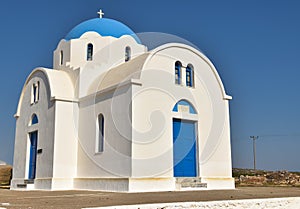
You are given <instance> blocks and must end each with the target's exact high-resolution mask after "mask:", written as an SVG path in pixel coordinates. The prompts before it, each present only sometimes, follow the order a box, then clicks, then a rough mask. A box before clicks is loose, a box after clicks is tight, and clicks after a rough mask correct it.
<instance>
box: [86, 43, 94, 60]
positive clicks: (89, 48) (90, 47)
mask: <svg viewBox="0 0 300 209" xmlns="http://www.w3.org/2000/svg"><path fill="white" fill-rule="evenodd" d="M93 50H94V46H93V44H91V43H89V44H88V45H87V57H86V60H87V61H92V60H93V53H94V52H93Z"/></svg>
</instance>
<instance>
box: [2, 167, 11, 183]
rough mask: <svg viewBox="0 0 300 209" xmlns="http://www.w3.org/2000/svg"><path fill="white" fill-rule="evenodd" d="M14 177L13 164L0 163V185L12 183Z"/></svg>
mask: <svg viewBox="0 0 300 209" xmlns="http://www.w3.org/2000/svg"><path fill="white" fill-rule="evenodd" d="M11 177H12V166H10V165H0V186H7V185H10V180H11Z"/></svg>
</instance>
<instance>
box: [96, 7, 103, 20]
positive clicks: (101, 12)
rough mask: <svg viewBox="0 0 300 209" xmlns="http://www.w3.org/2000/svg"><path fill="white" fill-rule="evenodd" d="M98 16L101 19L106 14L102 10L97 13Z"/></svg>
mask: <svg viewBox="0 0 300 209" xmlns="http://www.w3.org/2000/svg"><path fill="white" fill-rule="evenodd" d="M97 14H98V15H99V18H100V19H101V18H102V17H103V16H104V12H103V11H102V9H100V10H99V12H97Z"/></svg>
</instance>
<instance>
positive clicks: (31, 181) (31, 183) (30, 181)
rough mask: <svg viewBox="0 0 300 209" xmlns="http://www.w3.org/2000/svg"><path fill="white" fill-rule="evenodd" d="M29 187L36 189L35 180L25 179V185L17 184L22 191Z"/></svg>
mask: <svg viewBox="0 0 300 209" xmlns="http://www.w3.org/2000/svg"><path fill="white" fill-rule="evenodd" d="M27 186H30V187H31V188H32V187H34V179H25V180H24V183H23V184H17V187H18V188H20V189H26V188H27Z"/></svg>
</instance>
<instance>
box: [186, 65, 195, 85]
mask: <svg viewBox="0 0 300 209" xmlns="http://www.w3.org/2000/svg"><path fill="white" fill-rule="evenodd" d="M186 86H189V87H194V68H193V66H192V65H191V64H188V66H187V67H186Z"/></svg>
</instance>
